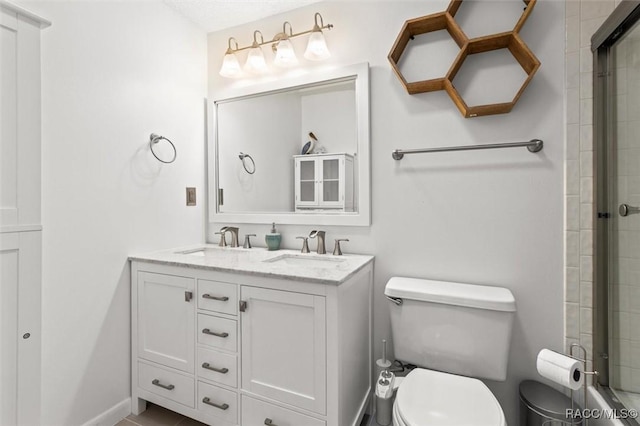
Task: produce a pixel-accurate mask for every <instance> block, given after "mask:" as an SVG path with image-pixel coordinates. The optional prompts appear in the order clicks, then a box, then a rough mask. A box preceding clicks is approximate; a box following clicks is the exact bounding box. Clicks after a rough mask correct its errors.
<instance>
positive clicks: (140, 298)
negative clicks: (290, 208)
mask: <svg viewBox="0 0 640 426" xmlns="http://www.w3.org/2000/svg"><path fill="white" fill-rule="evenodd" d="M230 250H231V249H230ZM265 253H267V252H266V251H265ZM328 256H330V255H328ZM318 281H320V280H318ZM193 286H195V287H193ZM371 288H372V263H371V262H369V263H366V264H363V265H361V267H360V269H359V270H357V271H356V272H354V273H353V274H351V275H350V276H349V277H348V278H347V279H346V280H344V281H343V282H335V283H322V282H312V281H310V280H308V279H300V280H297V279H295V278H293V277H278V276H273V275H271V276H261V275H259V274H255V273H243V272H241V271H240V272H237V273H236V272H229V271H220V270H215V269H211V268H207V267H193V265H188V264H185V265H178V264H176V263H174V262H171V263H166V264H163V263H161V262H152V261H146V260H144V259H141V258H140V257H136V258H132V336H133V340H132V351H133V353H132V370H133V374H132V395H133V411H134V413H135V414H138V413H139V412H141V411H143V410H144V409H145V405H146V401H150V402H153V403H155V404H158V405H161V406H164V407H166V408H169V409H171V410H173V411H176V412H179V413H181V414H184V415H186V416H189V417H192V418H194V419H196V420H199V421H201V422H205V423H207V424H212V425H223V426H230V425H242V426H259V425H264V424H273V425H279V426H285V425H289V426H305V425H308V426H357V425H359V423H360V420H361V419H362V416H363V415H364V412H365V409H366V407H367V405H368V402H369V398H370V393H371V390H372V387H371V358H372V356H371V338H370V336H371V295H372V293H371ZM190 291H193V299H191V300H187V299H189V296H188V293H189V292H190ZM185 292H186V293H185ZM185 295H186V296H185ZM158 316H163V318H159V317H158ZM161 330H164V332H161ZM189 345H190V347H189V348H187V346H189ZM189 366H193V368H191V369H190V368H189ZM154 381H157V382H156V384H154Z"/></svg>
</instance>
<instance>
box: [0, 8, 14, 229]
mask: <svg viewBox="0 0 640 426" xmlns="http://www.w3.org/2000/svg"><path fill="white" fill-rule="evenodd" d="M17 99H18V18H17V16H16V14H15V13H13V14H12V13H10V12H8V11H5V10H4V9H0V227H2V226H14V225H17V224H18V107H17V105H18V101H17Z"/></svg>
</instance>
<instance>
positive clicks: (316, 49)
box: [304, 13, 331, 61]
mask: <svg viewBox="0 0 640 426" xmlns="http://www.w3.org/2000/svg"><path fill="white" fill-rule="evenodd" d="M318 18H320V25H318ZM314 19H315V24H314V26H313V29H312V30H311V35H310V36H309V43H307V50H305V52H304V57H305V58H307V59H309V60H311V61H323V60H325V59H327V58H329V57H330V56H331V53H330V52H329V48H328V47H327V41H326V40H325V39H324V34H322V29H323V28H325V26H324V22H323V20H322V15H320V14H319V13H316V14H315V16H314ZM329 28H331V25H329Z"/></svg>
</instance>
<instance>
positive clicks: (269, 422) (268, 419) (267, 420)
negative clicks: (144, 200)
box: [264, 417, 278, 426]
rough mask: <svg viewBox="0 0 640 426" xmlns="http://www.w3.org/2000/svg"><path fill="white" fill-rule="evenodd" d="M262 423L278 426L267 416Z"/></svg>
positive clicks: (268, 425)
mask: <svg viewBox="0 0 640 426" xmlns="http://www.w3.org/2000/svg"><path fill="white" fill-rule="evenodd" d="M264 424H265V425H267V426H278V425H277V424H275V423H274V422H273V420H271V419H270V418H269V417H267V418H266V419H264Z"/></svg>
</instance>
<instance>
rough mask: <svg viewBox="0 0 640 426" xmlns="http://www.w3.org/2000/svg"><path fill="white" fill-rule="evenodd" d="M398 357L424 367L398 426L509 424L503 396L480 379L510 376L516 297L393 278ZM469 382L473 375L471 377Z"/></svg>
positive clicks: (398, 407)
mask: <svg viewBox="0 0 640 426" xmlns="http://www.w3.org/2000/svg"><path fill="white" fill-rule="evenodd" d="M384 293H385V295H386V296H387V298H388V299H389V300H390V302H391V306H390V311H391V329H392V333H393V348H394V352H395V358H396V359H398V360H400V361H403V362H404V363H408V364H415V365H417V366H418V367H425V368H416V369H414V370H413V371H411V372H410V373H409V374H408V375H407V377H406V378H405V379H404V381H403V382H402V383H401V384H400V387H399V388H398V393H397V395H396V400H395V403H394V405H393V425H394V426H430V425H434V426H485V425H486V426H504V425H506V421H505V418H504V413H503V412H502V408H501V407H500V404H499V403H498V400H497V399H496V397H495V396H494V395H493V393H491V391H490V390H489V388H487V387H486V385H485V384H484V383H482V382H481V381H480V380H478V379H476V378H471V377H477V378H484V379H490V380H499V381H504V380H505V379H506V377H507V363H508V360H509V346H510V344H511V329H512V325H513V317H514V314H515V311H516V304H515V299H514V298H513V294H511V292H510V291H509V290H508V289H506V288H500V287H489V286H480V285H472V284H460V283H451V282H443V281H431V280H422V279H415V278H401V277H394V278H391V279H390V280H389V282H388V283H387V286H386V288H385V292H384ZM464 376H469V377H464Z"/></svg>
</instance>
